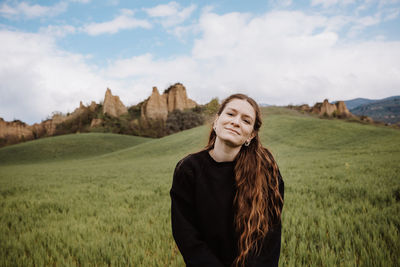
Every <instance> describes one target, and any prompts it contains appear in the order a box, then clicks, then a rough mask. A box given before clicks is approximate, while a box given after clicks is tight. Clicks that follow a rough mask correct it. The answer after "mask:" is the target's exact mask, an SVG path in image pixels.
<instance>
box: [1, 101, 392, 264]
mask: <svg viewBox="0 0 400 267" xmlns="http://www.w3.org/2000/svg"><path fill="white" fill-rule="evenodd" d="M263 116H264V124H263V126H262V129H261V137H262V141H263V143H264V145H265V146H267V147H269V148H270V149H271V151H272V152H273V154H274V155H275V156H276V159H277V161H278V164H279V166H280V169H281V173H282V175H283V178H284V181H285V206H284V211H283V240H282V241H283V243H282V250H281V252H282V253H281V261H280V262H281V265H282V266H399V265H400V260H399V258H398V256H397V253H398V251H400V233H399V229H400V217H399V216H398V215H399V214H400V179H399V177H400V167H399V166H400V131H398V130H394V129H388V128H385V127H375V126H371V125H362V124H357V123H349V122H344V121H340V120H321V119H318V118H314V117H310V116H307V115H300V114H299V113H297V112H295V111H293V110H286V109H282V108H276V107H269V108H264V109H263ZM208 132H209V127H208V126H202V127H198V128H194V129H191V130H187V131H184V132H180V133H177V134H174V135H170V136H167V137H164V138H161V139H152V140H149V141H148V140H146V141H148V142H145V143H141V144H137V145H135V146H132V147H128V146H124V149H122V150H116V149H114V150H113V152H111V153H105V150H101V151H100V152H99V153H98V154H96V153H93V154H90V155H89V154H86V155H85V156H82V157H81V159H80V160H79V161H72V160H70V159H71V158H75V157H77V155H76V153H75V155H74V153H71V154H70V155H68V153H67V154H65V156H60V157H59V158H58V160H52V161H49V160H47V159H48V157H44V160H41V161H37V162H36V163H34V164H23V163H24V162H26V161H27V158H24V157H25V156H21V157H22V159H21V158H18V157H17V156H14V157H11V158H10V159H7V162H2V163H1V164H0V214H1V217H0V236H1V238H0V265H1V266H12V265H20V266H33V265H39V266H41V265H53V264H56V265H84V266H87V265H99V266H105V265H112V266H115V265H131V266H182V265H183V261H182V258H181V256H180V255H179V251H178V250H177V248H176V246H175V244H174V241H173V239H172V235H171V229H170V228H171V227H170V201H169V189H170V186H171V182H172V172H173V169H174V167H175V164H176V163H177V161H178V160H179V159H180V158H182V157H183V156H184V155H186V154H187V153H190V152H195V151H198V150H199V149H201V147H202V146H203V145H204V144H205V142H206V138H207V134H208ZM81 137H84V135H77V136H76V138H77V142H79V138H81ZM43 140H45V139H43ZM39 141H42V140H38V141H35V142H39ZM35 142H32V143H31V144H30V145H32V146H33V144H34V143H35ZM83 143H85V142H83ZM26 144H29V143H26ZM21 145H25V144H21ZM19 146H20V145H19ZM38 147H39V148H40V145H38ZM56 147H57V144H54V145H53V148H56ZM125 147H128V148H125ZM11 148H14V149H15V148H17V146H11V147H6V148H3V149H0V155H1V153H4V149H11ZM81 151H82V155H83V153H85V149H83V150H81ZM78 154H80V153H78ZM3 155H4V154H3ZM10 155H11V154H10ZM49 155H50V154H49ZM71 155H74V156H71ZM63 157H65V160H64V159H63ZM4 159H5V157H4V156H3V158H2V160H4ZM29 163H33V161H29Z"/></svg>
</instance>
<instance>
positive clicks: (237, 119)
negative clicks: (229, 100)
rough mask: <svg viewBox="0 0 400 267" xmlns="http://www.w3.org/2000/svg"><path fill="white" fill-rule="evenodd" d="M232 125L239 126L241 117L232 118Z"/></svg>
mask: <svg viewBox="0 0 400 267" xmlns="http://www.w3.org/2000/svg"><path fill="white" fill-rule="evenodd" d="M231 124H232V125H234V126H239V125H240V124H239V116H235V117H233V118H232V121H231Z"/></svg>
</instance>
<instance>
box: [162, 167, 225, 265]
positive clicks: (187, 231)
mask: <svg viewBox="0 0 400 267" xmlns="http://www.w3.org/2000/svg"><path fill="white" fill-rule="evenodd" d="M183 164H184V162H183V163H182V162H179V163H178V165H177V166H176V168H175V172H174V178H173V182H172V188H171V191H170V195H171V224H172V234H173V236H174V239H175V242H176V244H177V246H178V248H179V250H180V252H181V254H182V256H183V259H184V260H185V263H186V265H187V266H199V267H200V266H211V267H214V266H215V267H220V266H221V267H222V266H224V265H223V264H222V263H221V262H220V260H219V259H218V258H217V257H216V256H215V255H214V254H213V253H212V252H211V251H210V250H209V248H208V246H207V244H206V243H205V242H204V241H203V240H201V237H200V233H199V231H198V230H197V229H196V226H195V221H196V209H195V205H194V200H193V197H194V180H193V179H194V177H193V173H192V172H191V171H190V168H188V167H187V166H186V167H185V166H184V165H183Z"/></svg>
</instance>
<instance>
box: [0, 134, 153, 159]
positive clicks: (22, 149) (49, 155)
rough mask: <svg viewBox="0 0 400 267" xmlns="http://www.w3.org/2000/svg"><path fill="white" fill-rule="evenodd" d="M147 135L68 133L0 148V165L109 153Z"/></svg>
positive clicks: (139, 140) (134, 142)
mask: <svg viewBox="0 0 400 267" xmlns="http://www.w3.org/2000/svg"><path fill="white" fill-rule="evenodd" d="M149 140H151V139H149V138H144V137H137V136H129V135H118V134H99V133H85V134H69V135H61V136H55V137H48V138H43V139H39V140H35V141H29V142H25V143H21V144H17V145H13V146H8V147H4V148H1V149H0V165H3V164H20V163H35V162H42V161H54V160H67V159H71V160H75V159H83V158H87V157H91V156H98V155H102V154H106V153H110V152H113V151H116V150H120V149H123V148H128V147H132V146H136V145H138V144H141V143H144V142H148V141H149Z"/></svg>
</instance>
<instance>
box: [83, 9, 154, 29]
mask: <svg viewBox="0 0 400 267" xmlns="http://www.w3.org/2000/svg"><path fill="white" fill-rule="evenodd" d="M133 15H134V12H133V11H131V10H128V9H123V10H121V15H120V16H118V17H116V18H115V19H113V20H111V21H106V22H100V23H90V24H88V25H86V26H84V27H83V28H82V30H83V31H84V32H86V33H88V34H89V35H99V34H105V33H108V34H114V33H117V32H119V31H121V30H128V29H134V28H145V29H149V28H151V24H150V23H149V22H148V21H146V20H141V19H136V18H134V17H133Z"/></svg>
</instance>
